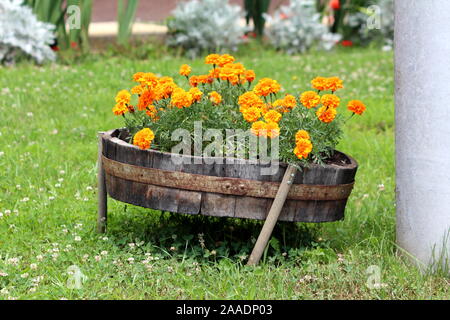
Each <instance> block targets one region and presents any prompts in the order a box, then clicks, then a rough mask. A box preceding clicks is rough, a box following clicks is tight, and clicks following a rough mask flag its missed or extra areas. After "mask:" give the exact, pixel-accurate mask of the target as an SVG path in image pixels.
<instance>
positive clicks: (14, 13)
mask: <svg viewBox="0 0 450 320" xmlns="http://www.w3.org/2000/svg"><path fill="white" fill-rule="evenodd" d="M54 29H55V26H54V25H52V24H50V23H44V22H41V21H39V20H38V19H37V18H36V16H35V15H34V14H33V12H32V10H31V8H29V7H27V6H25V5H23V0H0V63H7V64H11V63H14V57H15V56H16V53H17V50H20V51H22V52H23V53H25V54H27V55H29V56H30V57H32V58H33V59H34V60H35V61H36V62H37V63H43V62H44V61H47V60H50V61H53V60H55V58H56V56H55V53H54V52H53V51H52V50H51V48H50V45H51V44H52V43H53V41H54V39H55V36H54V32H53V31H54Z"/></svg>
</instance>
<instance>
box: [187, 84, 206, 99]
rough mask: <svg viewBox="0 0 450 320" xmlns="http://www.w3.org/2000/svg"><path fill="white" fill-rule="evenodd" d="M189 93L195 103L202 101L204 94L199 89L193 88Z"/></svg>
mask: <svg viewBox="0 0 450 320" xmlns="http://www.w3.org/2000/svg"><path fill="white" fill-rule="evenodd" d="M189 93H190V94H191V95H192V99H193V100H194V101H195V102H199V101H200V100H201V99H202V96H203V92H201V91H200V89H199V88H197V87H192V88H191V89H189Z"/></svg>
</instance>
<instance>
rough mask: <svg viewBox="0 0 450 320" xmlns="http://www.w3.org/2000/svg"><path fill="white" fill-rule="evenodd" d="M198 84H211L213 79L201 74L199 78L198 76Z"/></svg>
mask: <svg viewBox="0 0 450 320" xmlns="http://www.w3.org/2000/svg"><path fill="white" fill-rule="evenodd" d="M197 79H198V82H199V83H204V84H206V83H213V82H214V78H213V77H211V76H210V75H209V74H203V75H201V76H198V78H197Z"/></svg>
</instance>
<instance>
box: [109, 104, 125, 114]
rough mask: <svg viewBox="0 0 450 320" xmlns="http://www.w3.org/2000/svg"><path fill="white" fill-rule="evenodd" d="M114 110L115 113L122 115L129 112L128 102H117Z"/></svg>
mask: <svg viewBox="0 0 450 320" xmlns="http://www.w3.org/2000/svg"><path fill="white" fill-rule="evenodd" d="M112 111H113V113H114V114H115V115H116V116H121V115H123V114H125V113H127V112H128V108H127V106H126V104H123V103H117V104H116V105H115V106H114V108H113V109H112Z"/></svg>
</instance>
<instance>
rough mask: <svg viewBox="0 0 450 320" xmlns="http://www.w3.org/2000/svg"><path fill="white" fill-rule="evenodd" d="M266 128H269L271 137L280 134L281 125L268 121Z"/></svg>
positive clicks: (268, 131)
mask: <svg viewBox="0 0 450 320" xmlns="http://www.w3.org/2000/svg"><path fill="white" fill-rule="evenodd" d="M266 130H267V137H268V138H270V139H273V138H276V137H278V136H279V135H280V127H279V126H278V123H276V122H267V124H266Z"/></svg>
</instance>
